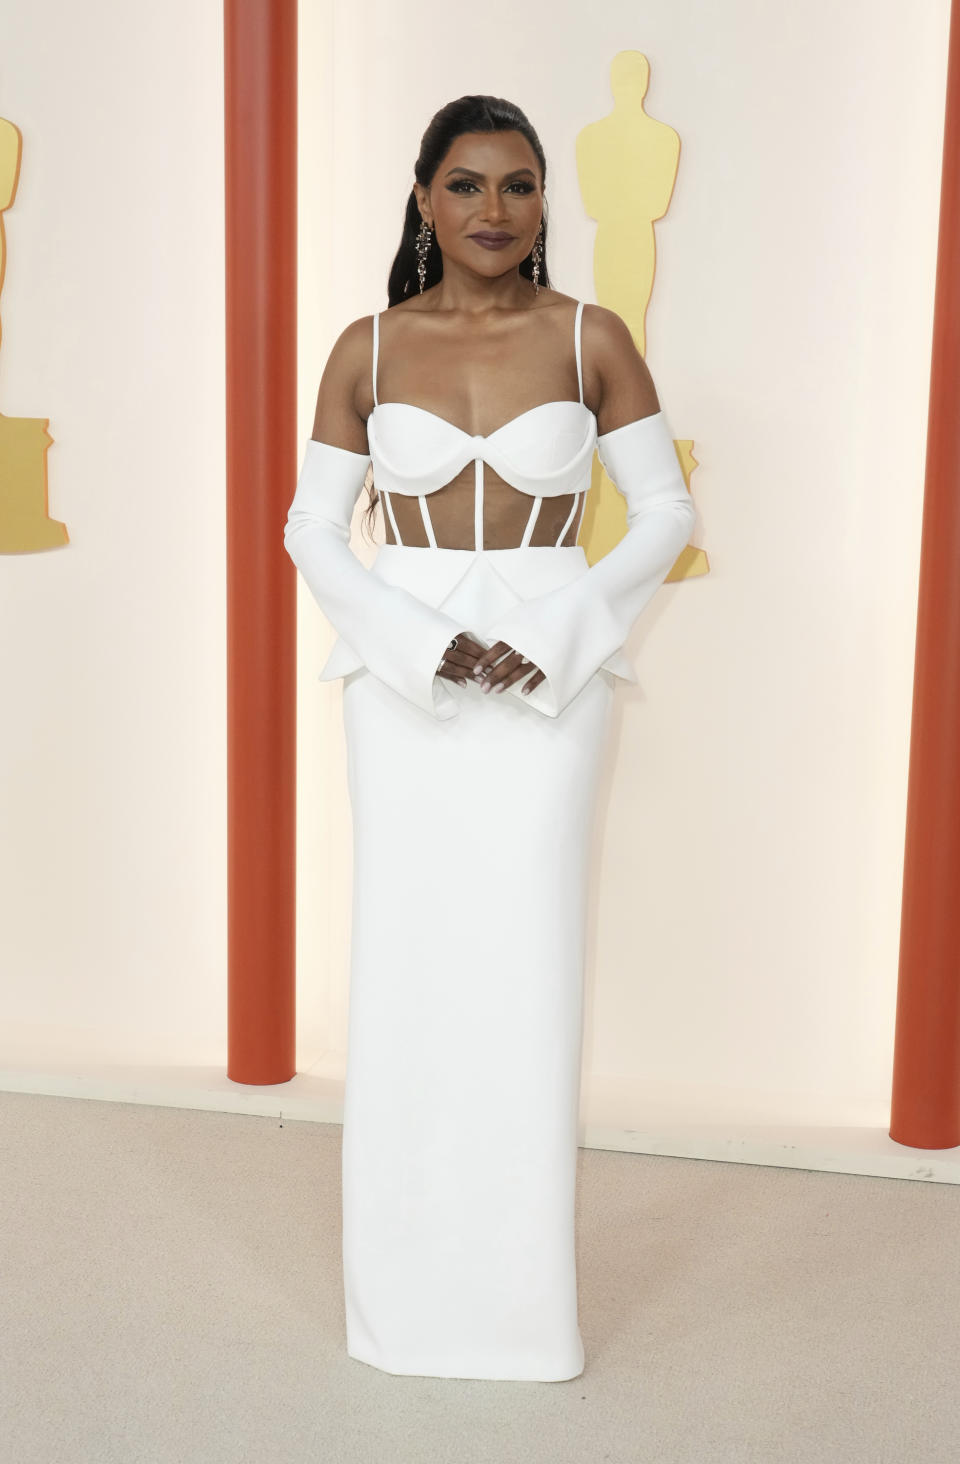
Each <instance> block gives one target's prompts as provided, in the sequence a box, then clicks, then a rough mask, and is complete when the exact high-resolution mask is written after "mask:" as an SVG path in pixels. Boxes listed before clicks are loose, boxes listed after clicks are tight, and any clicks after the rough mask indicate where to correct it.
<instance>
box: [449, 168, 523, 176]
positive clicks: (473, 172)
mask: <svg viewBox="0 0 960 1464" xmlns="http://www.w3.org/2000/svg"><path fill="white" fill-rule="evenodd" d="M451 173H469V174H470V177H471V178H485V177H486V174H485V173H478V172H476V170H475V169H474V168H450V169H449V170H448V171H447V172H446V173H444V175H443V176H444V177H445V178H449V177H450V174H451ZM521 173H529V175H530V177H531V178H535V177H536V176H537V175H536V173H534V171H533V169H532V168H514V170H513V172H512V173H504V175H503V176H504V178H519V177H520V175H521Z"/></svg>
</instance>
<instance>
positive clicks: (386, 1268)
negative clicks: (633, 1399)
mask: <svg viewBox="0 0 960 1464" xmlns="http://www.w3.org/2000/svg"><path fill="white" fill-rule="evenodd" d="M415 176H416V180H417V181H416V184H415V186H414V189H413V191H412V193H411V195H410V199H409V201H408V205H407V217H406V222H405V227H404V236H403V242H402V244H401V247H400V250H399V252H398V254H397V257H396V260H395V262H394V266H393V269H392V272H391V275H390V282H389V304H390V308H389V309H388V310H387V311H385V312H383V313H382V314H377V315H374V316H373V317H371V316H365V317H363V318H362V319H360V320H357V321H354V322H353V323H352V324H351V325H350V326H348V327H347V329H346V330H344V331H343V333H342V334H341V336H340V337H339V339H338V340H337V342H336V344H335V346H334V348H333V351H332V353H331V355H330V358H329V361H328V363H327V366H326V368H325V370H324V373H323V379H322V381H321V383H320V390H319V395H318V399H317V411H316V420H315V422H314V429H313V436H312V438H311V440H310V441H309V442H308V443H307V448H306V453H305V457H304V461H303V467H302V471H301V474H300V479H299V482H298V485H297V491H296V496H295V498H294V500H293V503H292V505H291V508H290V512H289V516H288V520H287V525H286V529H285V545H286V548H287V551H288V552H289V554H290V557H291V558H292V559H293V561H294V563H295V564H296V565H297V567H298V568H299V570H300V571H301V573H302V574H303V576H304V579H305V580H306V582H307V584H308V585H309V588H310V590H311V592H312V593H313V595H314V597H315V599H316V600H317V602H318V604H319V605H320V607H321V609H322V610H323V611H324V613H325V614H326V616H327V617H328V619H329V620H330V622H331V623H332V625H333V627H334V629H335V630H336V631H337V632H338V639H337V641H336V643H335V644H334V647H333V651H332V653H331V655H330V657H329V659H328V661H327V663H326V665H325V666H324V668H323V670H322V671H321V673H320V676H321V679H324V680H330V679H332V678H334V677H341V676H342V677H343V716H344V727H345V734H346V745H347V757H348V781H349V790H350V798H351V807H352V812H353V830H354V864H353V925H352V966H351V987H350V1012H349V1023H348V1044H347V1078H346V1089H345V1095H344V1118H343V1137H342V1144H343V1148H342V1156H343V1268H344V1271H343V1274H344V1287H345V1300H346V1326H347V1350H348V1353H349V1355H350V1356H351V1357H354V1358H357V1359H358V1360H360V1361H363V1362H367V1363H370V1364H372V1365H373V1366H375V1367H378V1368H381V1369H383V1370H384V1371H387V1372H391V1373H404V1374H418V1375H421V1376H431V1377H457V1378H489V1379H494V1378H495V1379H518V1380H539V1381H560V1380H563V1379H568V1378H573V1377H576V1376H578V1375H579V1373H581V1372H582V1370H583V1363H584V1353H583V1344H582V1341H581V1336H580V1332H579V1328H578V1317H577V1289H576V1268H575V1256H574V1199H575V1179H576V1159H577V1123H578V1103H579V1091H580V1060H581V1039H582V991H583V963H584V930H585V916H586V889H587V876H588V865H587V859H588V852H589V848H590V842H591V828H592V821H593V817H594V808H595V801H596V789H597V783H598V777H599V771H600V767H601V764H602V760H603V757H604V754H605V751H606V746H607V736H608V729H609V723H610V713H611V704H612V701H613V695H614V686H615V678H616V677H621V678H623V679H626V680H630V681H635V680H636V679H637V678H636V676H635V674H634V672H633V670H632V667H631V666H630V663H629V661H627V659H626V658H625V656H624V655H623V653H622V651H621V650H620V647H621V646H622V644H623V642H624V640H625V639H626V636H627V634H628V632H629V630H630V628H631V626H632V624H633V623H634V621H635V620H636V617H637V615H638V614H639V612H640V611H641V610H642V608H643V607H644V605H646V603H647V602H648V601H649V600H650V598H651V597H652V596H653V594H654V593H655V591H656V590H657V588H658V587H659V586H660V584H662V582H663V580H664V579H665V577H666V575H667V573H668V572H669V570H670V568H671V566H672V565H673V563H674V562H675V560H676V558H677V556H678V554H679V553H680V551H681V550H682V549H683V547H684V545H685V544H686V542H687V540H688V538H689V535H690V531H691V528H692V525H693V520H694V510H693V506H692V503H691V501H690V498H689V495H688V494H687V491H686V487H685V484H684V480H683V476H682V474H681V472H680V468H679V464H678V461H677V456H676V452H675V450H674V447H673V441H672V437H671V434H670V430H669V427H668V425H667V422H666V419H665V417H664V415H663V412H662V411H661V410H660V407H659V403H658V400H657V396H656V391H655V389H654V385H653V382H652V380H651V378H650V374H649V372H648V371H647V368H646V366H645V364H644V362H643V359H642V357H641V356H640V355H639V353H638V351H637V349H636V347H635V345H634V343H633V340H632V337H631V335H630V332H629V331H628V329H627V327H626V325H625V324H624V322H623V321H622V320H621V319H620V318H619V316H617V315H616V314H615V313H614V312H612V311H610V310H605V309H601V308H600V307H598V306H594V305H586V306H584V305H583V304H582V303H581V302H578V301H576V300H574V299H571V297H569V296H567V295H564V294H561V293H560V292H558V291H555V290H553V289H551V288H550V287H549V280H548V278H547V269H546V262H545V258H544V255H545V245H546V220H545V207H544V205H545V200H544V186H545V183H546V161H545V158H544V154H543V149H542V147H541V145H540V142H539V139H538V138H537V135H536V133H535V132H534V130H533V128H532V127H531V126H530V123H529V122H528V121H527V119H526V117H525V116H524V114H523V113H522V112H521V111H520V110H519V109H518V108H517V107H515V106H512V105H511V104H510V103H508V102H505V101H503V100H501V99H499V98H495V97H475V96H468V97H461V98H460V99H459V100H458V101H455V102H452V103H451V104H450V105H448V106H447V107H444V108H443V109H442V110H441V111H440V112H439V113H438V114H437V115H436V117H434V119H433V121H432V122H431V124H430V126H429V127H428V129H427V131H426V133H425V134H424V137H423V141H422V144H421V150H420V156H419V158H418V160H417V163H416V167H415ZM494 235H495V236H498V237H496V238H492V237H490V236H494ZM598 431H599V435H598ZM595 448H596V449H597V450H598V451H599V454H600V458H601V461H602V462H603V464H604V466H605V467H606V469H607V471H608V473H609V474H610V476H611V478H612V480H613V481H614V483H615V484H616V486H617V488H618V490H619V491H620V492H621V493H622V494H623V495H624V496H625V497H626V499H627V505H628V525H629V528H628V532H627V534H626V535H625V536H624V538H623V539H622V540H621V542H620V543H619V544H618V545H617V546H616V548H615V549H614V550H612V551H611V552H610V553H609V554H607V555H606V556H605V557H604V558H603V559H602V560H600V561H599V562H598V563H597V564H596V565H594V566H592V567H591V566H589V565H588V563H587V559H586V556H585V554H584V552H583V549H582V548H581V547H580V545H578V544H577V534H578V532H579V528H580V524H581V522H582V519H583V510H584V504H585V500H586V493H587V489H588V487H589V485H590V477H591V465H592V460H593V454H594V449H595ZM371 463H372V466H373V469H374V477H373V486H374V490H375V492H376V495H377V496H376V497H373V498H372V500H371V505H370V506H371V510H372V509H373V508H374V507H375V504H376V503H377V502H378V501H380V500H382V501H383V503H384V505H385V521H384V530H385V538H386V542H385V543H383V544H382V545H381V546H380V548H379V549H378V552H377V555H376V558H375V560H374V563H373V566H372V568H371V569H370V570H368V569H366V568H364V567H363V566H362V565H361V563H360V561H359V560H358V559H357V558H356V557H355V555H354V554H353V553H352V552H351V550H350V547H349V538H350V524H351V517H352V512H353V508H354V505H355V503H356V500H357V497H358V495H359V493H360V490H361V489H362V487H363V485H364V482H365V479H366V476H367V470H368V468H369V467H370V466H371Z"/></svg>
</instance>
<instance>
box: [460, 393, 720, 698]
mask: <svg viewBox="0 0 960 1464" xmlns="http://www.w3.org/2000/svg"><path fill="white" fill-rule="evenodd" d="M597 452H598V453H599V456H600V461H601V462H602V464H603V466H604V468H605V469H606V471H607V474H608V475H609V477H610V479H611V481H612V482H613V484H614V486H615V487H616V489H617V491H618V492H619V493H620V494H622V496H623V497H624V498H626V500H627V532H626V534H624V536H623V538H622V539H621V540H620V542H619V544H617V545H615V546H614V548H613V549H611V550H610V552H609V553H608V554H605V555H604V556H603V558H602V559H599V560H598V561H597V563H596V564H593V565H591V566H590V568H589V569H587V570H586V571H585V572H584V573H583V574H582V575H578V576H577V578H576V579H574V580H571V581H570V582H569V583H567V584H564V585H561V586H560V587H559V588H558V589H554V590H550V591H548V593H547V594H545V595H537V596H535V597H534V598H533V599H530V600H525V601H523V602H521V603H520V604H519V605H515V606H513V608H512V609H510V610H508V611H507V612H506V613H505V614H504V615H501V616H499V617H498V618H497V620H495V621H494V622H493V624H492V625H487V626H486V627H485V639H486V640H487V641H488V643H489V644H491V645H492V644H493V642H494V641H495V640H502V641H506V642H507V644H508V645H511V646H513V647H514V649H515V650H518V651H520V652H521V654H522V655H524V656H526V657H527V658H528V660H530V661H533V662H534V664H535V665H536V666H537V667H539V669H540V670H541V671H542V672H543V673H544V676H545V678H546V679H545V680H544V681H542V682H540V684H539V685H538V686H536V687H534V689H533V691H531V692H529V693H527V694H526V695H524V696H523V697H522V700H523V701H525V702H527V703H529V705H530V706H532V707H536V709H537V710H538V711H540V712H542V713H544V715H546V716H548V717H556V716H558V715H559V713H560V712H562V711H563V709H564V707H566V706H567V705H568V703H569V702H571V701H572V700H573V698H574V697H575V696H576V695H577V693H578V692H579V691H580V690H582V688H583V687H584V686H585V685H586V684H587V682H588V681H589V680H590V678H591V676H593V675H594V673H595V672H596V671H598V670H599V668H600V667H601V666H602V665H603V663H604V661H605V660H606V659H607V657H608V656H610V655H612V654H613V652H614V651H616V650H617V649H618V648H619V647H620V646H622V645H623V642H624V641H625V640H626V638H627V635H628V634H629V632H630V629H631V627H632V626H633V624H634V622H635V620H636V619H637V616H638V615H639V614H640V611H641V610H642V609H643V608H644V606H645V605H646V604H647V603H648V602H649V601H650V600H651V599H652V598H653V596H654V594H655V593H656V591H657V590H658V589H659V588H660V586H661V585H662V584H663V581H664V580H665V579H666V577H667V575H668V574H669V573H670V570H671V569H672V567H673V565H674V564H675V563H676V560H677V557H678V555H679V554H680V552H681V550H682V549H684V547H685V546H686V545H687V543H688V542H689V539H690V535H691V533H692V531H693V526H694V523H695V520H696V510H695V508H694V505H693V500H692V499H691V497H690V495H689V493H688V492H687V486H686V483H685V482H684V478H683V473H682V471H681V469H680V462H679V459H678V457H677V452H676V448H675V447H674V445H673V434H672V433H671V431H670V425H669V423H668V421H667V419H666V416H665V415H664V413H663V412H662V411H658V412H654V413H653V414H652V415H650V416H647V417H640V418H638V419H637V420H636V421H635V422H627V423H626V424H625V425H624V426H623V427H616V428H614V429H613V431H612V432H605V433H603V435H602V436H600V437H598V438H597Z"/></svg>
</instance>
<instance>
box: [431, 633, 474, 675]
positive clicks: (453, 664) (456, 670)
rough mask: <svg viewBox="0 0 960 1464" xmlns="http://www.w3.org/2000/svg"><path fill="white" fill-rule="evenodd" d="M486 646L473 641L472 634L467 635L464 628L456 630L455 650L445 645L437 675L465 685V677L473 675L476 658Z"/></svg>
mask: <svg viewBox="0 0 960 1464" xmlns="http://www.w3.org/2000/svg"><path fill="white" fill-rule="evenodd" d="M485 649H486V648H485V647H484V646H482V645H481V644H480V642H479V641H475V640H474V639H473V636H471V635H468V634H467V632H466V631H465V630H459V631H458V632H457V645H456V649H455V650H451V648H450V647H449V646H447V648H446V650H445V651H444V653H443V659H442V660H441V662H440V665H439V666H438V667H437V670H436V674H437V676H442V677H443V679H444V680H445V681H456V682H457V683H458V685H460V686H466V684H467V677H468V676H472V675H473V668H474V666H475V665H476V664H477V658H478V657H479V656H480V655H481V654H482V653H483V651H484V650H485Z"/></svg>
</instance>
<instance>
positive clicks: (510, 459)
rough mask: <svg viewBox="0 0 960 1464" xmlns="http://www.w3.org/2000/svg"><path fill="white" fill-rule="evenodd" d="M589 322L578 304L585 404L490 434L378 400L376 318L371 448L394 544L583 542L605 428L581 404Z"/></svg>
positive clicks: (564, 403)
mask: <svg viewBox="0 0 960 1464" xmlns="http://www.w3.org/2000/svg"><path fill="white" fill-rule="evenodd" d="M582 314H583V303H582V301H580V302H578V303H577V308H576V313H575V316H574V329H573V338H574V339H573V345H574V350H573V356H574V359H575V362H576V371H577V388H578V393H579V397H578V400H576V401H573V400H570V399H564V398H561V399H559V400H556V401H549V402H542V403H541V404H540V405H538V406H534V407H531V408H530V409H529V410H527V411H525V412H521V413H519V414H518V415H516V416H514V417H512V418H510V419H509V420H508V421H506V422H504V423H502V424H501V425H500V426H499V427H498V428H496V429H495V430H494V431H493V432H491V433H489V434H487V435H486V436H481V435H479V434H474V433H469V432H467V431H465V430H464V429H463V428H461V427H458V426H456V425H455V424H454V423H453V422H451V421H449V420H448V419H447V418H446V417H443V416H440V415H438V414H437V413H435V412H432V411H429V410H428V409H427V408H425V407H418V406H415V405H413V403H411V402H400V401H386V402H384V401H381V400H380V399H379V396H378V392H377V374H378V360H379V346H380V316H379V314H376V315H374V317H373V364H372V384H373V402H374V405H373V410H372V411H371V413H370V415H369V417H368V418H367V440H368V444H369V449H370V459H371V462H372V464H373V475H374V476H373V481H374V487H375V488H376V490H377V493H378V494H379V496H380V498H381V499H382V502H383V506H384V510H385V520H386V526H385V527H386V542H387V543H389V544H400V545H411V546H415V547H419V548H433V549H513V548H521V547H522V548H527V547H547V546H549V547H551V548H559V547H561V546H570V545H574V544H576V542H577V537H578V534H579V531H580V525H581V522H582V520H583V512H584V508H585V506H586V499H587V491H588V489H589V487H590V480H591V472H592V464H593V454H594V449H595V448H596V445H597V421H596V418H595V416H594V414H593V413H592V412H591V411H590V408H589V407H588V406H587V405H586V403H585V402H584V400H583V369H582V362H581V349H580V322H581V317H582ZM534 364H535V363H530V369H532V367H533V365H534ZM520 369H521V372H522V371H523V365H522V363H521V367H520ZM528 374H529V373H528ZM538 374H541V375H542V374H543V373H542V367H541V368H540V371H539V373H538Z"/></svg>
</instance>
